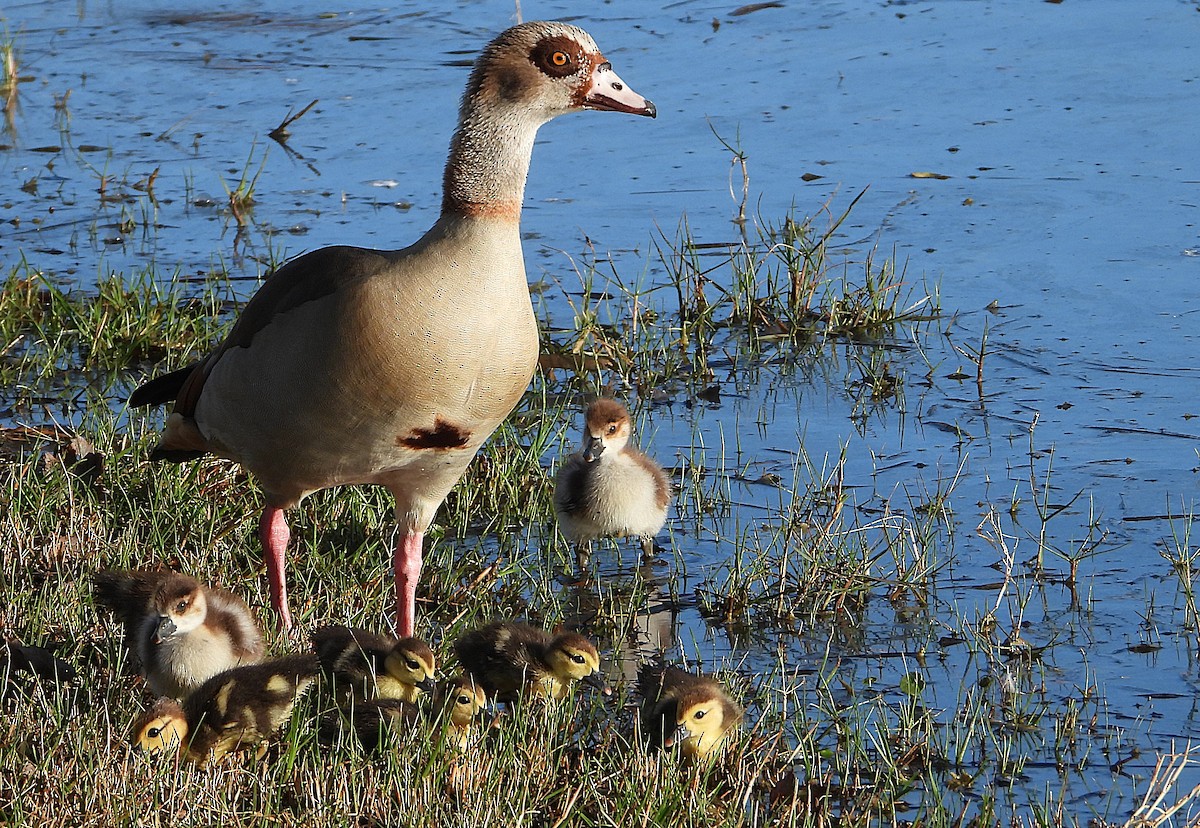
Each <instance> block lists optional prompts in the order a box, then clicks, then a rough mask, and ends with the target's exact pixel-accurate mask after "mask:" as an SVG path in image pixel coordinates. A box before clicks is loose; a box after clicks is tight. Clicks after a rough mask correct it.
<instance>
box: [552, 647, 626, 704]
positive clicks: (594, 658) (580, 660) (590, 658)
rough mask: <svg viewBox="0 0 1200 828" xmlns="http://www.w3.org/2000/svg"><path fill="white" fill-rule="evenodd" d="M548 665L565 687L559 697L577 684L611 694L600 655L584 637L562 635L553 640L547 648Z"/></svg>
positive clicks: (562, 686)
mask: <svg viewBox="0 0 1200 828" xmlns="http://www.w3.org/2000/svg"><path fill="white" fill-rule="evenodd" d="M546 666H547V667H549V668H550V673H551V674H552V675H553V676H554V678H555V679H556V680H557V681H558V682H559V683H560V684H561V692H560V693H556V694H555V695H562V694H563V693H565V691H566V686H567V685H569V684H571V683H572V682H576V681H582V682H584V683H585V684H588V685H590V686H592V687H595V688H596V689H597V690H600V691H602V692H605V693H608V692H611V691H610V690H609V688H608V683H607V682H605V680H604V676H603V674H601V672H600V653H598V652H597V651H596V646H595V645H594V644H592V642H590V641H588V640H587V639H586V638H584V637H583V636H582V635H579V634H577V633H562V634H560V635H557V636H555V637H554V638H553V639H551V641H550V643H549V644H548V645H547V646H546Z"/></svg>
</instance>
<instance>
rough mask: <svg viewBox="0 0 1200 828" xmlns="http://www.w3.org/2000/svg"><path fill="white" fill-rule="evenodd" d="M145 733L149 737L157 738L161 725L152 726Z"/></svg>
mask: <svg viewBox="0 0 1200 828" xmlns="http://www.w3.org/2000/svg"><path fill="white" fill-rule="evenodd" d="M146 735H147V736H149V737H150V738H151V739H157V738H158V737H159V736H161V735H162V728H161V727H152V728H150V729H149V730H147V731H146Z"/></svg>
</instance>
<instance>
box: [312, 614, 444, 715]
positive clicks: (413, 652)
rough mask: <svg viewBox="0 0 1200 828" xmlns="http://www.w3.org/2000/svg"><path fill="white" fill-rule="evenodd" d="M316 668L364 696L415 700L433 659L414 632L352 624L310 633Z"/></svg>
mask: <svg viewBox="0 0 1200 828" xmlns="http://www.w3.org/2000/svg"><path fill="white" fill-rule="evenodd" d="M312 644H313V649H314V650H315V651H316V653H317V659H318V660H319V661H320V662H321V668H322V670H323V671H324V672H325V674H326V675H327V676H330V677H331V678H333V679H334V681H335V682H336V683H337V684H338V685H345V686H348V687H349V688H350V690H351V691H352V692H353V694H354V696H355V697H356V698H358V699H360V700H365V699H371V698H376V699H402V700H403V701H406V702H415V701H416V700H417V697H418V696H420V694H421V691H426V692H428V691H431V690H433V689H434V672H435V668H436V666H437V660H436V658H435V657H434V655H433V651H432V650H430V649H429V645H428V644H426V643H425V642H424V641H422V640H421V639H419V638H401V639H399V640H397V639H395V638H392V637H391V636H388V635H380V634H378V633H373V632H369V631H368V630H361V629H358V628H357V627H321V628H320V629H318V630H316V631H315V632H313V634H312Z"/></svg>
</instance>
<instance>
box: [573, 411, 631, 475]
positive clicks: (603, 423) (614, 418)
mask: <svg viewBox="0 0 1200 828" xmlns="http://www.w3.org/2000/svg"><path fill="white" fill-rule="evenodd" d="M584 423H585V426H584V431H583V459H584V460H586V461H587V462H589V463H594V462H595V461H597V460H599V459H600V455H601V454H603V453H604V452H605V451H606V450H611V451H613V452H619V451H621V449H623V448H625V446H626V445H628V444H629V438H630V436H631V435H632V434H633V420H632V419H631V418H630V416H629V410H628V409H627V408H625V406H623V405H621V403H619V402H617V401H616V400H610V399H608V398H606V397H602V398H601V399H598V400H596V401H595V402H593V403H592V404H591V405H589V406H588V409H587V414H586V415H585V417H584Z"/></svg>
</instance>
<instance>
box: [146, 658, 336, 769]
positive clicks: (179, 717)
mask: <svg viewBox="0 0 1200 828" xmlns="http://www.w3.org/2000/svg"><path fill="white" fill-rule="evenodd" d="M319 674H320V666H319V665H318V664H317V659H316V657H315V656H312V655H295V656H285V657H283V658H279V659H275V660H273V661H267V662H264V663H262V664H252V665H249V666H246V667H235V668H234V669H232V670H226V671H225V672H224V673H219V674H217V675H215V676H213V677H212V678H210V679H209V680H208V681H206V682H204V684H202V685H200V687H199V688H198V689H197V690H196V691H195V692H194V693H192V694H191V695H190V696H188V697H187V699H185V700H184V702H183V704H182V705H181V704H179V703H178V702H177V701H175V700H174V699H169V698H162V699H159V700H158V701H157V702H155V703H154V706H153V707H151V708H150V710H149V711H148V712H147V713H146V714H145V715H143V716H142V717H140V718H139V719H138V720H137V721H136V722H134V725H133V743H134V745H135V746H137V747H138V748H139V749H141V750H142V751H143V752H145V753H150V754H157V753H162V752H166V751H172V750H179V751H181V752H182V753H183V754H184V755H185V756H186V757H187V758H188V759H190V760H191V761H193V762H196V763H197V764H201V765H204V764H207V763H208V762H210V761H216V760H219V759H220V758H221V757H223V756H224V755H225V754H227V753H231V752H236V751H240V750H245V749H247V748H250V747H253V746H255V745H258V744H259V743H261V742H264V741H265V740H267V739H269V738H270V737H271V736H272V735H274V733H275V732H276V731H277V730H279V728H281V727H282V726H283V725H284V723H285V722H287V720H288V718H289V717H291V715H292V708H293V707H294V706H295V704H296V700H297V699H298V698H299V697H300V696H301V695H302V694H303V693H304V691H305V690H307V689H308V687H309V686H310V685H311V684H312V683H313V682H314V681H315V680H316V678H317V676H318V675H319ZM264 749H265V746H264ZM260 754H261V750H260Z"/></svg>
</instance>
